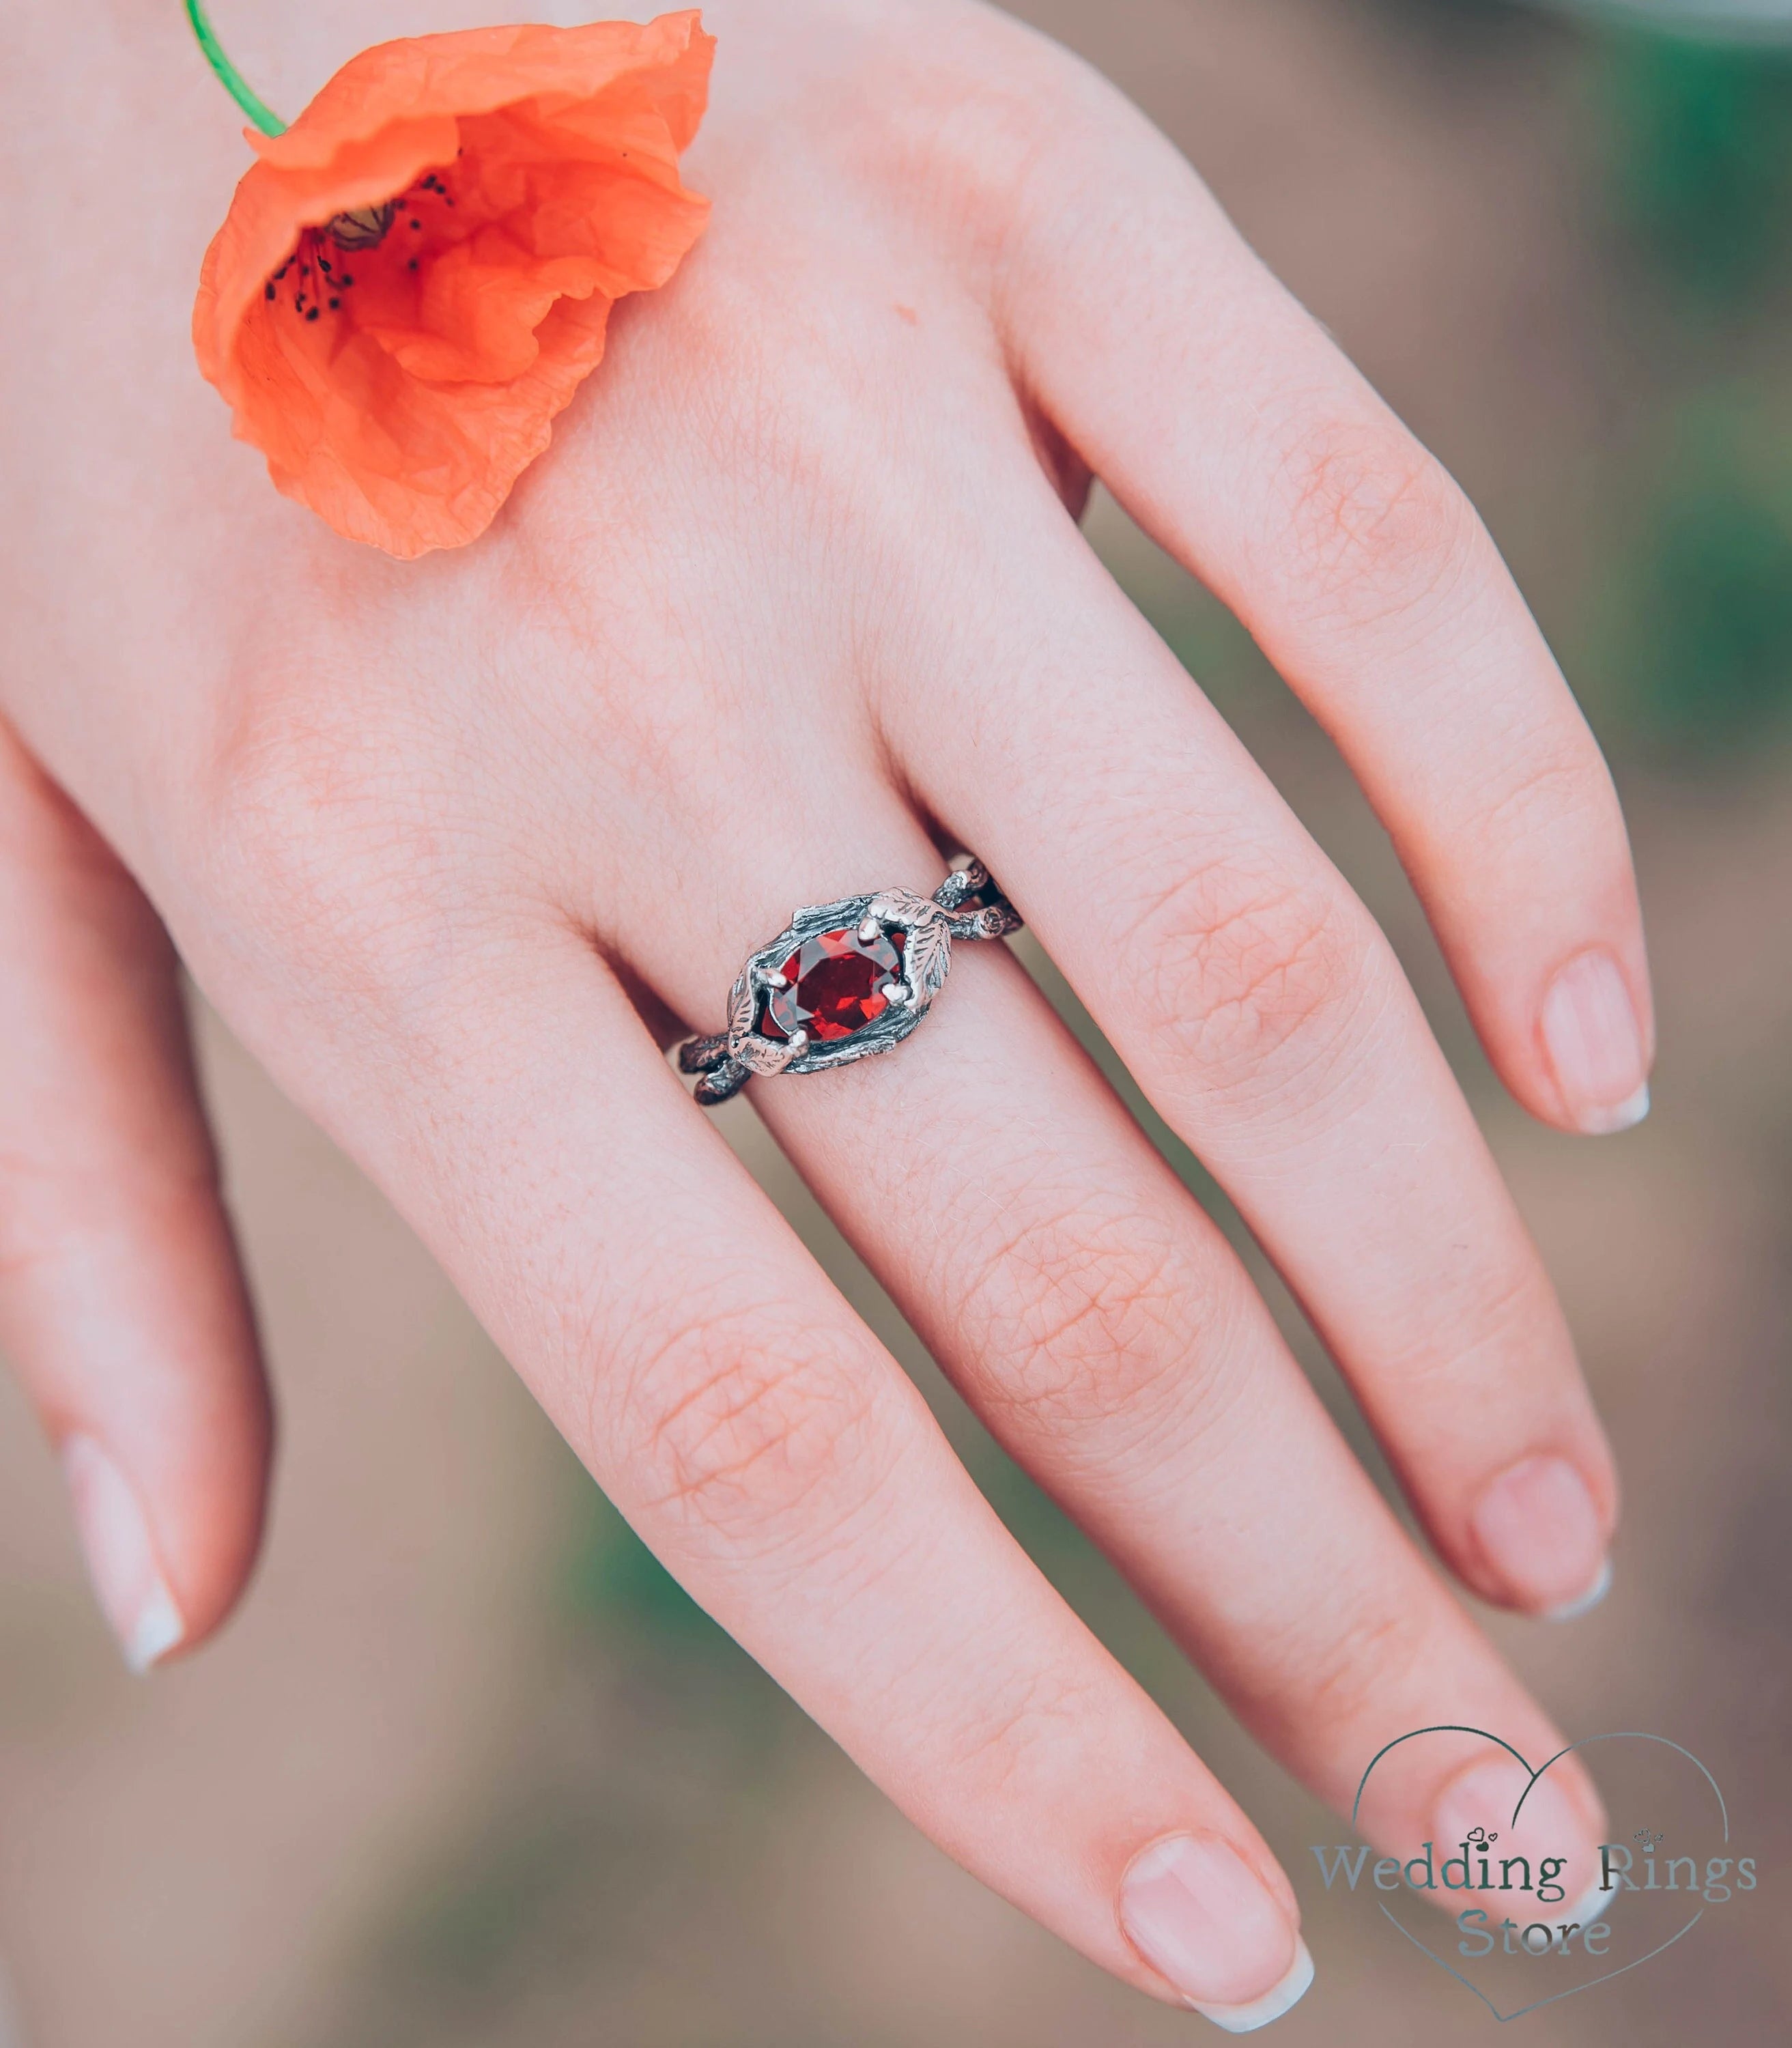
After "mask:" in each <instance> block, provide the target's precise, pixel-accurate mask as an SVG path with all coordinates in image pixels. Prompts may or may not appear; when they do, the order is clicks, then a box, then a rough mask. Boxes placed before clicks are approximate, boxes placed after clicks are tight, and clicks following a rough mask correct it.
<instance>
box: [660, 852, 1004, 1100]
mask: <svg viewBox="0 0 1792 2048" xmlns="http://www.w3.org/2000/svg"><path fill="white" fill-rule="evenodd" d="M973 905H974V907H972V906H973ZM1020 927H1021V920H1020V917H1019V915H1018V913H1017V912H1016V910H1014V906H1013V905H1012V904H1011V903H1010V902H1009V901H1008V900H1007V898H1006V897H1005V896H1004V895H1003V894H1002V892H1001V890H999V889H998V888H997V887H996V886H995V883H994V882H991V880H990V879H989V870H988V869H987V867H984V866H983V863H981V862H980V861H976V860H973V861H972V862H971V863H969V864H968V866H966V867H960V868H958V869H956V870H955V871H954V872H953V873H952V874H950V875H948V876H947V877H946V879H945V880H944V882H941V884H940V886H939V887H938V888H937V889H936V890H934V891H933V894H932V895H931V896H916V895H913V894H910V891H909V890H906V889H882V890H879V891H878V892H877V894H875V895H873V896H845V897H842V898H841V899H840V902H837V903H816V904H811V905H809V906H807V907H806V908H805V909H803V910H799V911H797V913H796V915H795V916H794V917H792V918H791V920H790V921H789V924H788V925H785V928H784V929H783V930H782V932H780V933H778V937H776V938H775V939H768V940H767V941H766V943H765V944H763V945H762V946H761V947H760V948H758V950H757V951H756V952H753V953H751V954H750V955H749V956H748V957H747V964H746V966H745V967H743V968H742V969H741V971H740V972H739V975H737V976H735V985H734V990H733V992H732V993H731V995H730V996H729V998H728V1028H727V1030H725V1031H717V1032H713V1033H712V1034H709V1035H708V1036H706V1037H700V1038H687V1039H686V1040H685V1041H684V1043H683V1044H682V1045H681V1046H680V1047H679V1048H678V1064H679V1066H680V1067H681V1069H683V1071H684V1072H685V1073H688V1074H700V1075H701V1076H702V1079H701V1080H699V1081H698V1083H697V1084H696V1091H695V1092H696V1100H698V1101H699V1102H700V1103H704V1104H715V1103H719V1102H726V1101H727V1100H728V1098H729V1096H733V1095H738V1094H739V1092H740V1091H741V1089H742V1088H744V1087H745V1086H746V1085H747V1080H748V1078H749V1077H750V1076H752V1075H754V1074H819V1073H823V1072H826V1070H827V1069H828V1068H829V1067H844V1066H847V1065H850V1064H851V1062H852V1061H854V1060H868V1059H869V1058H870V1057H871V1055H872V1054H873V1053H887V1052H888V1051H889V1050H890V1047H891V1046H892V1045H900V1044H901V1043H902V1041H903V1039H905V1038H907V1036H908V1035H909V1034H910V1032H911V1031H912V1030H914V1028H915V1026H917V1024H919V1023H920V1022H921V1018H923V1017H925V1015H926V1014H927V1012H928V1010H929V1007H930V1006H931V1005H932V1003H933V999H934V997H935V996H936V995H938V994H939V992H940V990H941V987H942V985H943V984H944V981H945V978H946V973H947V970H948V968H950V967H951V965H952V941H954V940H955V939H999V938H1003V937H1006V936H1007V933H1010V932H1018V930H1019V929H1020Z"/></svg>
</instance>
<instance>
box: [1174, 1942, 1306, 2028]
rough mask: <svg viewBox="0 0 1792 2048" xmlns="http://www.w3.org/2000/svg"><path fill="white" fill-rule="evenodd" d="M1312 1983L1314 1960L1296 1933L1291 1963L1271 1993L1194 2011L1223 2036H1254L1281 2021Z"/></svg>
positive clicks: (1205, 2006)
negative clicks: (1244, 2001)
mask: <svg viewBox="0 0 1792 2048" xmlns="http://www.w3.org/2000/svg"><path fill="white" fill-rule="evenodd" d="M1312 1982H1313V1957H1311V1956H1310V1955H1309V1953H1307V1945H1306V1943H1305V1941H1302V1940H1301V1937H1299V1935H1296V1936H1295V1937H1294V1961H1293V1962H1292V1963H1291V1964H1290V1965H1289V1967H1288V1974H1287V1976H1285V1977H1284V1978H1283V1979H1282V1981H1281V1983H1280V1984H1278V1985H1277V1986H1276V1987H1275V1988H1274V1990H1273V1991H1266V1992H1264V1994H1263V1996H1262V1997H1261V1998H1258V1999H1253V2000H1251V2003H1250V2004H1248V2005H1196V2006H1195V2007H1194V2009H1195V2011H1197V2012H1198V2013H1199V2014H1200V2016H1201V2018H1202V2019H1211V2020H1212V2022H1213V2023H1214V2025H1215V2026H1216V2027H1219V2028H1220V2030H1221V2031H1223V2032H1224V2033H1227V2034H1255V2032H1256V2031H1257V2029H1258V2028H1259V2027H1267V2026H1268V2025H1269V2023H1270V2021H1271V2020H1272V2019H1281V2017H1282V2015H1283V2013H1285V2012H1287V2011H1290V2010H1292V2008H1293V2007H1295V2006H1297V2005H1298V2004H1299V2003H1300V2002H1301V2000H1302V1999H1303V1998H1305V1996H1306V1995H1307V1989H1308V1987H1309V1985H1310V1984H1312ZM1189 2003H1191V2004H1193V2003H1194V2001H1193V2000H1190V2001H1189Z"/></svg>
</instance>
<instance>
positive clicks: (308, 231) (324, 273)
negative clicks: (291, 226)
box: [262, 171, 454, 320]
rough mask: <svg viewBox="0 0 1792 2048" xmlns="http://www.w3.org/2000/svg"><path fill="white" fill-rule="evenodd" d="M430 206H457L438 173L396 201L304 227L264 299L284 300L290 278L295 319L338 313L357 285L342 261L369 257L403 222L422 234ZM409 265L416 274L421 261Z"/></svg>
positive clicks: (267, 286)
mask: <svg viewBox="0 0 1792 2048" xmlns="http://www.w3.org/2000/svg"><path fill="white" fill-rule="evenodd" d="M432 204H435V205H440V206H444V207H451V206H452V205H453V204H454V200H453V196H452V194H451V193H450V192H449V191H448V187H447V186H446V185H445V184H443V182H442V180H441V178H440V176H439V175H438V174H437V173H436V172H434V171H431V172H430V173H429V175H428V176H426V177H425V178H423V179H422V180H420V181H419V182H418V183H417V184H414V185H413V186H412V187H411V188H410V189H409V191H408V192H401V194H400V195H399V196H398V198H397V199H389V200H382V201H381V202H380V204H378V205H377V206H354V207H350V208H347V211H344V212H342V213H336V214H332V215H331V216H330V218H329V219H328V220H327V221H325V222H324V225H323V226H322V227H304V228H301V229H300V231H299V239H298V242H297V245H296V246H295V247H294V248H293V253H292V254H291V255H290V256H289V257H288V258H286V260H285V262H284V263H282V264H281V266H280V268H279V269H278V270H276V271H275V272H274V273H273V276H272V277H270V278H269V279H268V281H267V282H266V284H265V285H263V286H262V297H264V298H265V299H267V300H269V301H279V300H281V299H282V298H284V297H285V296H286V293H285V289H283V288H284V287H285V284H286V281H287V279H288V278H289V277H290V278H291V279H292V280H293V283H292V303H293V313H294V314H295V315H296V316H297V318H299V319H300V320H318V319H320V318H321V317H322V316H323V315H324V313H326V312H332V313H339V312H341V311H342V310H343V293H345V292H348V291H352V290H353V289H354V286H355V273H354V272H353V271H352V270H350V269H348V267H347V264H346V263H345V262H344V260H343V259H344V258H347V257H350V256H364V255H370V254H372V253H373V252H374V250H377V249H378V248H379V247H380V246H382V244H383V243H384V242H385V240H386V237H387V236H388V235H390V233H391V232H392V231H393V229H394V227H397V225H398V222H399V221H400V220H401V219H402V220H403V221H404V222H405V225H406V227H408V228H409V231H410V232H411V233H413V234H414V235H421V233H422V232H423V228H424V218H423V216H424V211H425V208H428V207H429V206H431V205H432ZM416 268H417V258H416V257H415V256H412V257H410V258H409V259H408V260H407V262H406V263H405V269H406V270H415V269H416Z"/></svg>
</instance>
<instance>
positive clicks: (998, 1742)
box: [951, 1666, 1114, 1805]
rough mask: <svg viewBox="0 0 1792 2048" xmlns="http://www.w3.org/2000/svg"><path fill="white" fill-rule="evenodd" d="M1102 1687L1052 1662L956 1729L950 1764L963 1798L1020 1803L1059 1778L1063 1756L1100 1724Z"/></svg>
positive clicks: (1046, 1792)
mask: <svg viewBox="0 0 1792 2048" xmlns="http://www.w3.org/2000/svg"><path fill="white" fill-rule="evenodd" d="M1113 1706H1114V1701H1113V1699H1112V1697H1111V1693H1108V1691H1107V1689H1106V1688H1105V1687H1104V1686H1102V1685H1100V1684H1099V1683H1097V1682H1095V1681H1091V1680H1089V1679H1087V1678H1078V1677H1077V1676H1076V1674H1072V1673H1071V1672H1069V1671H1067V1670H1064V1669H1062V1668H1061V1666H1044V1667H1040V1668H1036V1669H1034V1670H1026V1671H1023V1673H1022V1675H1020V1676H1018V1678H1015V1680H1014V1681H1013V1682H1012V1683H1011V1684H1010V1685H1007V1686H1006V1687H1004V1688H1001V1689H998V1690H996V1691H995V1692H994V1693H992V1694H991V1696H990V1697H988V1698H987V1699H986V1700H984V1701H982V1702H981V1703H980V1705H979V1709H978V1710H977V1711H976V1712H973V1713H972V1715H971V1716H969V1717H968V1719H967V1720H964V1722H963V1723H962V1724H960V1726H959V1727H958V1728H957V1729H956V1734H955V1739H954V1740H953V1743H952V1763H951V1768H952V1774H953V1777H954V1779H955V1781H956V1783H955V1787H954V1789H955V1790H956V1791H957V1793H958V1794H959V1795H960V1798H967V1799H970V1800H972V1801H974V1802H976V1803H978V1804H979V1805H981V1804H983V1803H985V1802H989V1801H991V1800H1001V1801H1002V1802H1004V1803H1014V1804H1021V1803H1025V1802H1028V1801H1030V1800H1032V1799H1034V1798H1038V1797H1040V1796H1048V1797H1049V1796H1050V1795H1051V1794H1053V1792H1054V1791H1055V1790H1057V1788H1059V1787H1061V1786H1062V1784H1063V1782H1064V1774H1065V1759H1066V1758H1067V1757H1069V1756H1072V1755H1075V1753H1076V1751H1077V1750H1078V1748H1079V1747H1080V1746H1081V1744H1083V1743H1084V1742H1085V1741H1086V1740H1088V1732H1089V1731H1090V1730H1092V1729H1097V1728H1101V1727H1103V1726H1104V1725H1105V1724H1107V1721H1108V1719H1109V1716H1111V1712H1112V1710H1113Z"/></svg>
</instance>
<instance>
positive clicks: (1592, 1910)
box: [1568, 1885, 1617, 1927]
mask: <svg viewBox="0 0 1792 2048" xmlns="http://www.w3.org/2000/svg"><path fill="white" fill-rule="evenodd" d="M1616 1897H1617V1893H1616V1891H1600V1888H1599V1887H1598V1886H1597V1885H1595V1886H1594V1887H1592V1890H1591V1891H1589V1892H1588V1894H1587V1895H1586V1897H1585V1898H1584V1899H1581V1901H1580V1903H1578V1904H1577V1906H1575V1907H1574V1909H1573V1911H1572V1912H1570V1913H1569V1916H1568V1918H1569V1922H1570V1923H1572V1922H1574V1921H1576V1920H1578V1921H1579V1922H1580V1923H1581V1926H1583V1927H1591V1926H1594V1925H1596V1922H1599V1921H1601V1920H1603V1919H1604V1918H1605V1916H1606V1914H1608V1913H1609V1912H1610V1911H1611V1910H1612V1900H1613V1899H1616Z"/></svg>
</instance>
